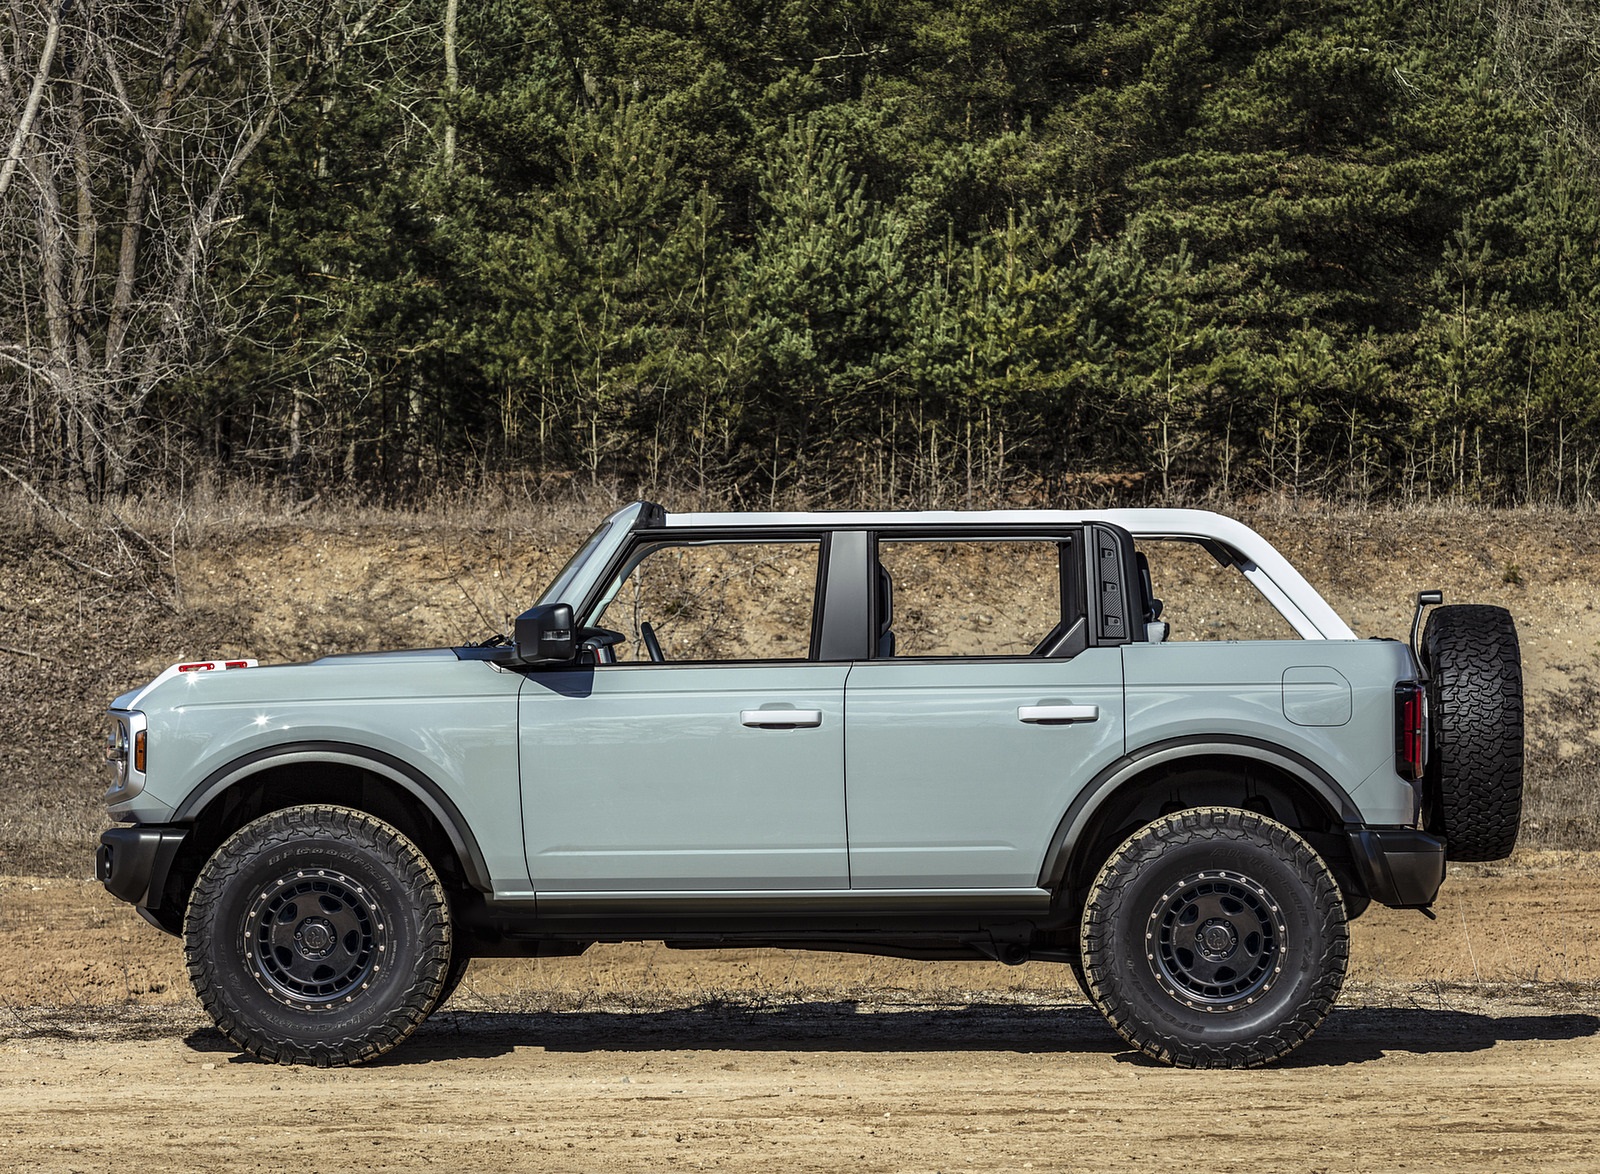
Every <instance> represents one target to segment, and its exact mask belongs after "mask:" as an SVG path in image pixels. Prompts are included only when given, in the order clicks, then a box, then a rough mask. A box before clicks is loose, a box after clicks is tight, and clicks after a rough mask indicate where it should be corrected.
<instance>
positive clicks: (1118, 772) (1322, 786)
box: [1039, 735, 1361, 891]
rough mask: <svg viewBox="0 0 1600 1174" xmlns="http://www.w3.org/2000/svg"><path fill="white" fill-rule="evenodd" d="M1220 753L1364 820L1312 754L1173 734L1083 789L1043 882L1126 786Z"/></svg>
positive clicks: (1057, 874)
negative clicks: (1267, 770) (1275, 773)
mask: <svg viewBox="0 0 1600 1174" xmlns="http://www.w3.org/2000/svg"><path fill="white" fill-rule="evenodd" d="M1217 755H1225V756H1227V757H1230V758H1248V759H1252V760H1253V761H1256V762H1259V763H1261V764H1262V765H1263V766H1269V767H1273V768H1276V769H1277V770H1280V771H1282V772H1283V773H1284V774H1286V775H1288V776H1289V777H1290V778H1293V779H1295V780H1297V781H1298V782H1300V783H1302V784H1303V785H1304V786H1305V787H1306V788H1307V789H1308V790H1309V791H1311V792H1312V793H1313V794H1315V795H1316V796H1317V797H1318V798H1319V799H1321V800H1322V802H1323V803H1324V804H1326V805H1327V807H1328V809H1329V810H1330V811H1332V812H1333V813H1334V814H1335V815H1336V816H1337V817H1338V818H1339V819H1341V820H1343V821H1344V822H1345V823H1359V822H1360V820H1361V816H1360V812H1359V811H1358V810H1357V808H1356V805H1355V804H1354V803H1353V802H1351V800H1350V796H1349V794H1347V793H1346V791H1345V789H1344V788H1343V787H1342V786H1340V785H1339V783H1338V782H1337V781H1336V780H1335V779H1334V778H1333V776H1331V775H1330V774H1328V772H1327V771H1325V770H1323V769H1322V768H1321V767H1319V766H1318V765H1317V764H1316V763H1314V762H1312V761H1311V760H1310V759H1309V758H1305V757H1303V756H1301V755H1299V754H1296V753H1295V752H1294V751H1292V750H1285V749H1284V748H1283V747H1281V746H1274V745H1272V744H1271V743H1270V742H1262V741H1259V740H1257V739H1254V738H1241V737H1230V736H1227V735H1218V736H1213V737H1188V738H1174V739H1172V740H1170V741H1166V742H1156V743H1153V744H1151V745H1149V746H1144V747H1141V748H1140V749H1138V750H1135V751H1133V752H1132V753H1131V754H1125V755H1123V756H1122V757H1121V758H1119V759H1117V760H1116V761H1115V762H1113V763H1112V764H1111V765H1110V766H1107V767H1106V768H1105V769H1104V770H1102V771H1101V772H1100V773H1099V774H1097V775H1095V777H1094V778H1093V779H1091V780H1090V781H1089V784H1088V785H1087V786H1086V787H1084V788H1083V790H1081V791H1079V792H1078V794H1077V796H1076V797H1075V798H1074V799H1073V800H1072V804H1071V805H1070V806H1069V807H1068V808H1067V811H1066V814H1065V815H1063V816H1062V817H1061V822H1060V823H1059V824H1058V825H1057V826H1056V832H1055V835H1054V836H1052V837H1051V838H1050V848H1049V850H1048V851H1047V852H1046V853H1045V858H1044V866H1043V868H1041V869H1040V871H1039V887H1040V888H1043V889H1050V890H1052V891H1055V890H1057V889H1059V888H1060V887H1061V886H1062V884H1063V881H1064V879H1065V877H1066V873H1067V865H1068V863H1069V862H1070V861H1071V859H1072V855H1073V851H1074V849H1075V848H1077V846H1078V838H1079V837H1080V836H1081V835H1082V834H1083V832H1084V829H1085V828H1087V827H1088V826H1089V823H1090V821H1091V820H1092V819H1093V818H1094V816H1095V814H1096V812H1098V811H1099V810H1100V809H1101V807H1103V806H1104V805H1105V803H1106V802H1107V801H1109V800H1110V799H1111V798H1112V797H1113V796H1114V795H1116V794H1117V793H1119V792H1120V791H1121V790H1122V788H1123V787H1125V786H1138V785H1139V783H1138V780H1139V778H1140V776H1142V775H1144V774H1146V773H1147V772H1148V771H1150V770H1152V769H1154V768H1156V767H1161V766H1168V765H1171V764H1175V763H1181V762H1183V761H1185V760H1186V759H1196V760H1198V759H1201V758H1207V757H1213V756H1217Z"/></svg>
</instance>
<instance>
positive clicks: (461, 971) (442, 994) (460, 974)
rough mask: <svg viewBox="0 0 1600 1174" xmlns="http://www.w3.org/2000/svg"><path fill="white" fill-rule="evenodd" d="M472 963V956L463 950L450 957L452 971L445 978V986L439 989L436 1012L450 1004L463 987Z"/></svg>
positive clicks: (434, 1007) (434, 1006)
mask: <svg viewBox="0 0 1600 1174" xmlns="http://www.w3.org/2000/svg"><path fill="white" fill-rule="evenodd" d="M471 961H472V955H471V954H468V953H466V952H465V951H462V950H457V951H456V952H454V953H452V954H451V955H450V970H449V971H448V973H446V974H445V976H444V986H442V987H440V988H439V998H438V1001H437V1002H435V1003H434V1005H433V1009H434V1010H435V1011H437V1010H439V1009H440V1008H442V1007H443V1006H444V1005H445V1004H446V1003H448V1002H449V1001H450V999H451V996H453V995H454V994H455V993H456V988H457V987H459V986H460V985H461V980H462V979H463V978H465V977H466V976H467V965H468V963H470V962H471Z"/></svg>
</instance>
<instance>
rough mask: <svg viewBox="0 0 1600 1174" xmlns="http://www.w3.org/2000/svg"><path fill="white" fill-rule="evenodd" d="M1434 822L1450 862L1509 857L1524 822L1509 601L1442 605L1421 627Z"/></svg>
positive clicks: (1518, 683) (1518, 666)
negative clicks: (1505, 604)
mask: <svg viewBox="0 0 1600 1174" xmlns="http://www.w3.org/2000/svg"><path fill="white" fill-rule="evenodd" d="M1421 651H1422V663H1423V666H1424V667H1425V668H1426V669H1427V670H1428V676H1429V680H1428V706H1429V709H1430V710H1431V711H1432V719H1433V720H1432V726H1433V746H1432V748H1431V749H1432V760H1431V761H1430V763H1429V764H1428V792H1429V808H1430V809H1429V812H1428V826H1429V828H1430V829H1431V830H1432V831H1433V832H1434V833H1435V834H1437V835H1440V836H1443V837H1444V842H1445V857H1446V858H1447V859H1449V860H1503V859H1505V858H1506V857H1507V856H1509V855H1511V850H1512V849H1513V848H1515V847H1516V846H1517V828H1518V825H1519V824H1520V823H1521V821H1522V652H1521V649H1520V647H1519V645H1518V643H1517V625H1516V623H1515V622H1514V621H1513V620H1512V618H1511V613H1510V612H1508V611H1507V610H1506V609H1505V608H1503V607H1490V606H1488V605H1487V604H1481V603H1468V604H1459V605H1457V606H1454V607H1438V608H1434V609H1433V611H1431V612H1429V613H1428V622H1427V624H1426V625H1425V626H1424V627H1423V629H1422V649H1421Z"/></svg>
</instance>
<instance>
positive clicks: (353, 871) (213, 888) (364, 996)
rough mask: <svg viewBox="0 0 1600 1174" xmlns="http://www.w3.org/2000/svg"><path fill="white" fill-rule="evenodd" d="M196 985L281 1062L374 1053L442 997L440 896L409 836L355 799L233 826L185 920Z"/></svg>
mask: <svg viewBox="0 0 1600 1174" xmlns="http://www.w3.org/2000/svg"><path fill="white" fill-rule="evenodd" d="M184 954H185V958H186V960H187V962H188V967H189V977H190V981H191V982H192V983H193V984H194V989H195V993H196V994H197V995H198V996H199V997H200V1001H201V1003H202V1004H203V1005H204V1006H205V1008H206V1010H207V1011H208V1012H209V1013H210V1015H211V1017H212V1019H213V1020H214V1021H215V1022H216V1025H217V1027H218V1028H219V1029H220V1030H221V1031H222V1032H223V1033H224V1034H225V1035H226V1036H227V1037H228V1038H229V1039H231V1040H232V1041H233V1042H234V1043H236V1044H238V1045H239V1046H240V1047H241V1048H243V1049H244V1050H245V1051H247V1052H249V1053H251V1054H252V1055H255V1056H258V1057H260V1058H261V1059H264V1060H273V1061H277V1062H279V1063H284V1064H314V1065H317V1066H319V1067H328V1066H333V1065H342V1064H355V1063H361V1062H363V1061H367V1060H372V1059H375V1058H377V1057H378V1056H381V1055H383V1054H384V1053H385V1052H387V1051H389V1050H390V1049H391V1048H393V1047H394V1046H395V1045H396V1044H398V1043H400V1042H401V1041H402V1040H404V1039H405V1038H406V1037H407V1036H408V1035H410V1034H411V1033H412V1032H413V1031H414V1030H416V1028H417V1026H418V1025H419V1024H420V1023H421V1022H422V1021H423V1020H424V1019H426V1018H427V1016H428V1014H429V1013H430V1012H431V1011H432V1010H433V1008H434V1007H435V1006H436V1005H437V1004H438V1001H439V999H440V997H441V994H442V993H443V991H444V988H445V986H446V983H447V980H448V978H449V976H450V972H451V923H450V916H449V904H448V900H447V898H446V895H445V892H444V889H443V887H442V885H441V884H440V883H439V878H438V875H437V874H436V873H435V872H434V869H433V867H432V865H431V864H430V863H429V862H428V859H427V857H426V856H424V855H423V853H422V852H421V850H420V849H418V848H417V846H416V845H415V844H413V843H412V842H411V841H410V840H409V839H407V838H406V837H405V836H404V835H402V834H401V833H400V832H399V831H397V830H395V829H394V828H393V827H391V826H390V825H388V824H386V823H384V822H383V821H382V820H379V819H376V818H374V817H373V816H370V815H367V814H366V813H364V812H360V811H354V810H351V809H348V808H342V807H331V806H304V807H290V808H286V809H284V810H282V811H275V812H272V813H271V814H269V815H264V816H262V817H261V818H260V819H257V820H255V821H253V822H251V823H248V824H246V825H245V826H244V827H242V828H240V829H239V830H238V831H237V832H235V833H234V834H233V835H232V836H230V837H229V838H228V839H227V840H226V841H224V842H223V844H222V846H221V847H219V848H218V849H217V850H216V852H215V853H213V854H212V856H211V859H210V860H208V861H207V862H206V864H205V866H204V867H203V868H202V869H201V871H200V876H199V878H198V879H197V880H196V881H195V886H194V891H193V893H192V894H191V895H190V898H189V908H188V914H187V916H186V918H185V920H184Z"/></svg>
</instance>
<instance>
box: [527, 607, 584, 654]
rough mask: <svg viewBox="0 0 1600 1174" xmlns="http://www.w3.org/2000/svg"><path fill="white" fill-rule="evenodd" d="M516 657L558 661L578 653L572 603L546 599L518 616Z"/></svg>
mask: <svg viewBox="0 0 1600 1174" xmlns="http://www.w3.org/2000/svg"><path fill="white" fill-rule="evenodd" d="M516 645H517V659H518V660H520V661H521V662H522V663H523V664H555V663H559V662H562V661H568V660H571V659H572V658H573V657H574V656H576V655H577V653H578V645H577V641H576V640H575V639H574V633H573V630H572V605H571V604H570V603H546V604H542V605H541V606H539V607H530V608H529V609H528V610H527V611H525V612H523V613H522V614H521V615H520V616H518V617H517V628H516Z"/></svg>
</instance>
